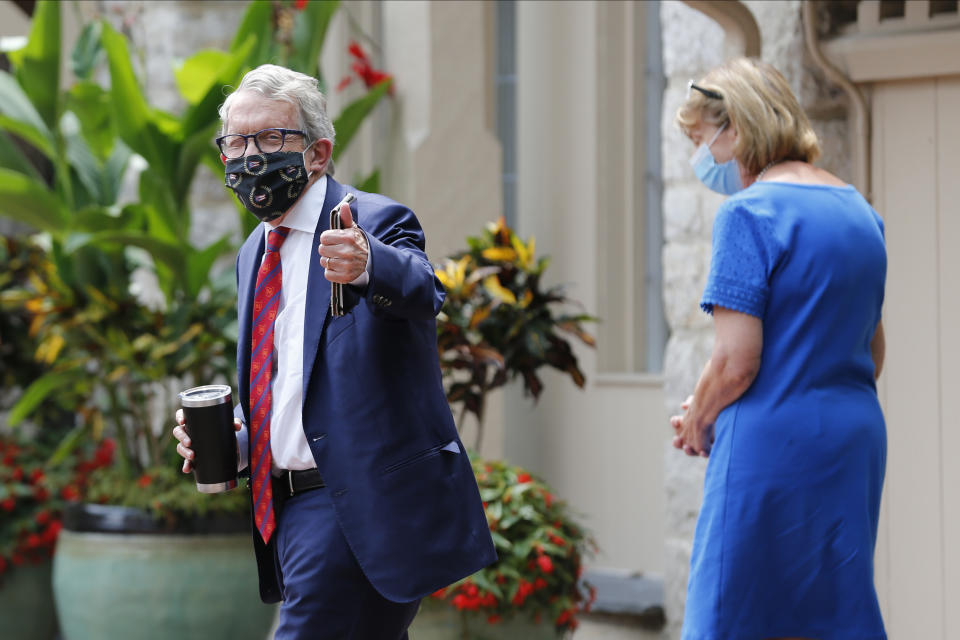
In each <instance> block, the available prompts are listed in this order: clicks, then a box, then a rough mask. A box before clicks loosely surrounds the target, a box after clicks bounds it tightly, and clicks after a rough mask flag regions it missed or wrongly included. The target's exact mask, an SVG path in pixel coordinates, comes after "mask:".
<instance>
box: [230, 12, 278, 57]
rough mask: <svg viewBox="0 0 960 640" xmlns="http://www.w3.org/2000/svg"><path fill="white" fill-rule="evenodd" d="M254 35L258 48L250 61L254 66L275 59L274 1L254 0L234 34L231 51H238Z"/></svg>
mask: <svg viewBox="0 0 960 640" xmlns="http://www.w3.org/2000/svg"><path fill="white" fill-rule="evenodd" d="M251 35H252V36H253V37H254V39H255V40H256V43H257V44H256V48H255V50H254V52H253V55H252V57H251V58H250V60H248V63H249V64H250V65H252V66H257V65H260V64H263V63H264V62H269V61H271V60H272V59H273V57H274V56H273V49H274V41H273V3H272V2H270V1H269V0H254V1H253V2H251V3H250V6H249V7H247V12H246V13H245V14H243V19H242V20H241V21H240V26H239V27H238V28H237V33H236V34H235V35H234V36H233V42H232V43H231V44H230V51H231V52H236V51H237V50H239V49H240V47H241V46H243V45H244V43H245V42H246V41H247V38H249V37H250V36H251Z"/></svg>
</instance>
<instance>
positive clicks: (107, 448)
mask: <svg viewBox="0 0 960 640" xmlns="http://www.w3.org/2000/svg"><path fill="white" fill-rule="evenodd" d="M114 449H116V444H114V442H113V440H111V439H110V438H105V439H104V440H103V442H101V443H100V446H99V447H97V452H96V453H95V454H94V455H93V460H94V462H95V463H96V464H97V466H100V467H105V466H107V465H108V464H110V463H111V462H113V451H114Z"/></svg>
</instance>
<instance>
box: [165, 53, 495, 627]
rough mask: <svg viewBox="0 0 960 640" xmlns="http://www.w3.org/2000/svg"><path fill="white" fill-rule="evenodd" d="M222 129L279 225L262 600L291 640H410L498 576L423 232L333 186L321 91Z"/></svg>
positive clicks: (245, 261) (245, 354) (261, 281)
mask: <svg viewBox="0 0 960 640" xmlns="http://www.w3.org/2000/svg"><path fill="white" fill-rule="evenodd" d="M220 115H221V119H222V121H223V135H222V136H221V137H220V138H218V139H217V144H218V145H219V147H220V150H221V154H222V155H221V158H222V159H223V161H224V163H225V167H226V175H225V179H226V185H227V187H228V188H231V189H232V190H233V191H234V192H235V193H236V196H237V197H238V198H239V199H240V201H241V202H242V203H243V204H244V206H245V207H246V208H247V209H248V210H249V211H250V212H251V213H252V214H253V215H255V216H256V217H257V218H258V219H259V220H261V221H262V222H263V223H262V224H260V225H258V226H257V227H256V229H255V230H254V231H253V233H251V234H250V237H248V238H247V240H246V242H245V243H244V245H243V247H242V248H241V249H240V253H239V255H238V257H237V288H238V303H237V309H238V314H239V325H240V332H239V341H238V345H237V373H238V378H239V393H238V395H239V398H240V404H239V405H238V407H237V408H236V411H235V414H236V415H237V418H238V420H237V425H236V426H237V429H238V434H237V441H238V448H239V452H240V458H241V462H240V464H241V468H249V470H250V489H251V501H252V504H253V515H254V524H255V530H254V532H253V537H254V546H255V550H256V556H257V565H258V569H259V574H260V594H261V597H262V599H263V600H264V601H265V602H276V601H278V600H280V599H282V600H283V605H282V608H281V619H280V626H279V629H278V631H277V634H276V638H277V639H278V640H292V639H295V638H304V639H305V638H310V639H311V640H316V639H322V638H329V639H333V638H338V639H339V638H358V639H371V640H374V639H376V640H379V639H384V640H387V639H389V640H393V639H398V638H406V637H407V633H406V629H407V627H408V625H409V624H410V622H411V621H412V620H413V617H414V615H416V612H417V607H418V604H419V601H420V599H421V598H422V597H424V596H425V595H427V594H429V593H431V592H433V591H435V590H437V589H439V588H442V587H444V586H446V585H448V584H450V583H452V582H454V581H456V580H458V579H460V578H462V577H464V576H466V575H469V574H471V573H473V572H474V571H477V570H478V569H480V568H482V567H483V566H485V565H487V564H489V563H491V562H493V561H494V560H495V559H496V554H495V551H494V548H493V543H492V541H491V538H490V533H489V530H488V527H487V522H486V518H485V516H484V513H483V508H482V505H481V502H480V497H479V493H478V491H477V485H476V481H475V480H474V477H473V473H472V471H471V466H470V463H469V461H468V459H467V455H466V452H465V450H464V447H463V445H462V444H461V442H460V440H459V438H458V436H457V431H456V427H455V425H454V423H453V419H452V416H451V414H450V409H449V407H448V406H447V403H446V399H445V397H444V393H443V388H442V385H441V377H440V371H439V365H438V358H437V349H436V328H435V320H434V318H435V316H436V314H437V312H438V311H439V309H440V305H441V303H442V302H443V296H444V294H443V289H442V287H441V285H440V283H439V282H438V281H437V279H436V278H435V277H434V275H433V269H432V267H431V265H430V263H429V262H428V260H427V256H426V255H425V254H424V236H423V231H422V229H421V228H420V224H419V223H418V222H417V219H416V217H415V216H414V214H413V212H411V211H410V210H409V209H408V208H406V207H404V206H403V205H400V204H398V203H396V202H394V201H392V200H389V199H388V198H385V197H383V196H380V195H374V194H368V193H362V192H359V191H356V190H355V189H351V188H349V187H347V186H344V185H341V184H339V183H338V182H336V181H335V180H334V179H333V177H332V175H328V174H332V165H331V151H332V149H333V144H334V131H333V126H332V125H331V122H330V118H329V117H328V116H327V113H326V101H325V99H324V97H323V95H322V94H321V93H320V91H319V90H318V89H317V81H316V80H315V79H313V78H311V77H309V76H306V75H303V74H300V73H296V72H294V71H291V70H289V69H285V68H283V67H278V66H275V65H263V66H261V67H258V68H257V69H254V70H253V71H251V72H249V73H248V74H247V75H246V76H245V77H244V78H243V81H242V82H241V83H240V86H239V87H238V88H237V90H236V91H235V92H234V93H232V94H231V95H230V96H228V97H227V99H226V101H225V102H224V104H223V107H222V108H221V111H220ZM348 193H353V194H355V196H356V200H355V201H354V202H353V204H352V205H348V204H342V206H341V207H340V215H341V220H342V227H343V228H342V229H340V230H336V229H328V228H327V227H328V224H329V213H330V212H331V211H332V210H333V209H334V208H335V207H337V206H338V203H341V201H342V200H343V198H344V197H345V196H346V195H347V194H348ZM331 283H339V284H340V285H342V289H343V298H344V300H345V306H346V309H347V313H345V314H344V315H342V316H338V315H332V314H331V312H330V290H331ZM177 422H178V424H180V425H182V423H183V420H182V415H180V414H179V413H178V415H177ZM174 436H175V437H176V439H177V440H178V441H179V443H178V445H177V451H178V452H179V453H180V454H181V455H182V456H183V457H184V458H186V460H185V461H184V465H183V470H184V472H187V471H189V470H190V468H191V464H190V461H191V460H192V459H193V456H194V452H193V451H192V450H191V449H190V448H189V447H190V439H189V437H187V435H186V434H185V433H184V431H183V428H182V427H181V426H177V427H175V428H174Z"/></svg>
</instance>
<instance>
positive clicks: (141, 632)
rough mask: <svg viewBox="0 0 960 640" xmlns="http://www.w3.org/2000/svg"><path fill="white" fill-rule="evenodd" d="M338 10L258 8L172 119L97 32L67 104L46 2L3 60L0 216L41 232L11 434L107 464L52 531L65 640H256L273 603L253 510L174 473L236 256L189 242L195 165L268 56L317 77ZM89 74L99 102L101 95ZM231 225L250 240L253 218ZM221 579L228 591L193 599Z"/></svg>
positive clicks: (223, 329)
mask: <svg viewBox="0 0 960 640" xmlns="http://www.w3.org/2000/svg"><path fill="white" fill-rule="evenodd" d="M337 6H338V5H337V3H336V2H311V3H296V4H294V3H290V2H262V1H260V2H253V3H251V4H250V5H249V7H248V10H247V13H246V14H245V16H244V18H243V20H242V21H241V25H240V27H239V29H238V32H237V34H236V36H235V38H234V41H233V44H232V46H231V48H230V50H229V51H226V52H222V51H220V52H216V51H205V52H201V53H200V54H197V55H196V56H194V57H192V58H190V59H188V60H186V61H185V62H184V64H183V65H182V67H180V68H179V69H178V71H177V80H178V86H180V87H181V91H182V92H183V95H184V98H185V99H186V101H187V104H188V106H187V108H186V110H185V111H184V113H182V114H180V115H174V114H170V113H166V112H163V111H161V110H159V109H156V108H154V107H152V106H151V105H150V104H149V103H148V101H147V99H146V97H145V95H144V92H143V90H142V89H141V87H140V83H139V82H138V80H137V77H136V75H135V73H134V70H133V68H132V65H131V63H130V59H131V55H130V50H129V45H128V43H127V42H126V40H125V38H124V37H123V36H122V35H121V34H120V33H118V32H117V31H115V30H114V29H113V28H112V27H111V26H110V25H109V24H107V23H106V22H94V23H91V24H90V25H88V26H87V27H86V28H85V29H84V31H83V32H82V35H81V38H80V41H79V43H78V46H77V48H76V50H75V51H74V52H73V55H72V57H71V60H72V63H73V67H74V74H75V75H76V76H77V77H78V78H79V81H78V82H77V83H76V84H74V85H73V86H70V87H68V88H66V89H63V90H62V89H61V88H60V80H59V68H60V49H59V40H60V34H59V31H60V5H59V3H56V2H44V1H41V2H38V3H37V5H36V9H35V14H34V18H33V26H32V30H31V34H30V38H29V40H28V43H27V45H26V46H25V47H24V48H23V49H20V50H18V51H13V52H9V54H8V55H9V58H10V60H11V62H12V64H13V67H14V69H15V74H7V73H4V72H0V129H2V131H0V215H5V216H8V217H11V218H14V219H17V220H19V221H20V222H21V223H25V224H27V225H29V226H31V227H32V228H33V229H35V230H36V231H38V232H39V233H38V234H36V235H34V236H32V237H31V238H30V240H29V241H28V242H30V243H32V244H33V246H34V247H36V248H38V249H39V250H40V252H41V254H42V259H40V260H37V261H34V263H32V264H31V266H30V273H29V277H28V278H26V280H25V281H24V282H21V283H19V284H18V285H17V286H14V287H10V288H8V289H7V290H5V291H4V292H3V301H4V305H5V308H7V309H11V310H15V311H16V312H17V313H26V314H27V317H28V324H29V335H30V339H31V340H32V341H33V348H31V349H30V350H29V351H30V352H31V353H32V354H33V355H34V359H35V360H37V361H38V362H42V365H43V366H42V371H40V372H39V377H37V378H36V379H34V380H32V381H31V383H30V384H29V385H26V386H25V388H24V389H23V390H22V392H21V393H19V394H18V398H17V400H16V403H15V404H14V406H13V407H12V408H11V410H10V413H9V416H8V421H9V423H10V424H11V425H17V424H20V423H21V422H23V421H24V420H26V419H32V420H35V419H36V417H37V416H38V415H39V413H40V412H43V411H45V410H46V409H47V408H48V407H50V406H52V405H55V406H62V407H64V408H66V410H67V411H68V415H69V416H70V417H71V420H70V421H69V426H70V429H69V431H68V432H67V433H65V434H63V435H62V437H60V438H59V439H58V440H59V441H58V443H57V447H56V451H55V452H54V454H53V456H52V457H53V460H54V461H57V460H63V459H65V457H66V456H67V454H68V452H69V451H71V450H72V449H74V448H75V447H77V446H78V445H82V444H83V443H88V442H95V443H96V442H100V441H102V439H103V438H104V437H105V436H108V435H109V436H112V437H113V438H115V440H116V455H115V463H114V464H113V465H112V466H110V467H109V468H104V469H98V470H97V472H96V473H95V474H93V476H92V477H91V478H90V486H89V489H88V491H87V493H86V496H85V497H86V501H85V502H83V503H78V504H77V505H74V506H72V507H71V508H69V509H67V514H66V518H65V524H66V526H65V530H64V532H63V533H62V534H61V535H60V536H59V541H58V546H57V555H56V566H55V571H54V573H55V577H54V582H55V585H54V586H55V592H56V596H57V603H58V615H59V616H60V619H61V627H62V628H63V631H64V634H65V637H66V638H67V639H68V640H79V639H82V638H102V637H134V636H135V637H138V638H152V637H157V638H166V637H173V636H177V635H180V636H183V635H185V636H187V637H195V636H198V635H203V636H204V637H207V638H217V637H224V638H227V637H229V638H231V639H234V638H243V637H250V638H258V639H259V638H262V637H263V636H264V635H266V632H267V630H268V628H269V626H270V623H271V621H272V618H273V615H274V608H273V607H268V606H265V605H262V604H260V603H259V599H258V598H257V595H256V590H257V579H256V568H255V564H254V562H253V557H252V554H251V553H250V548H249V547H250V540H249V533H248V530H249V524H248V523H249V518H248V516H247V514H246V510H247V504H248V498H247V496H246V495H245V494H244V492H243V490H238V491H233V492H229V493H226V494H223V495H218V496H208V495H201V494H199V493H198V492H197V491H196V489H195V487H194V484H193V482H192V481H191V480H190V479H189V478H187V477H184V476H183V475H182V474H180V473H179V470H178V469H179V464H177V456H176V453H175V450H174V448H173V445H172V439H171V438H170V434H169V432H170V427H171V421H172V416H173V412H174V410H175V408H176V407H177V406H178V401H177V392H178V391H180V390H182V389H184V388H187V387H189V386H193V385H196V384H207V383H215V382H225V383H231V382H232V381H233V378H234V375H235V371H234V368H235V364H234V358H235V349H236V346H235V345H236V312H235V295H236V293H235V284H234V277H233V274H232V269H231V268H230V265H231V264H232V262H230V261H228V264H225V265H224V266H223V267H218V264H219V261H218V259H219V258H221V257H226V256H228V255H230V254H232V253H233V252H234V250H235V247H234V246H233V243H232V241H231V239H230V237H229V236H228V235H225V236H224V237H222V238H219V239H214V240H213V242H212V243H211V244H209V245H208V246H207V247H205V248H197V247H194V246H192V245H191V243H190V241H189V237H190V220H191V211H190V204H189V201H188V193H189V191H190V185H191V182H192V180H193V177H194V175H195V172H196V169H197V167H198V166H199V165H200V164H201V163H206V164H209V165H210V166H211V167H212V168H215V169H216V170H217V171H221V170H222V165H220V160H219V158H218V156H217V152H216V149H215V147H214V145H213V144H212V139H213V137H214V134H215V131H216V130H217V127H218V126H219V122H218V119H217V112H216V107H217V105H218V104H219V102H220V101H221V100H222V88H223V86H225V85H234V86H235V85H236V84H237V81H238V80H239V78H240V77H241V75H242V74H243V72H244V71H245V70H247V69H249V68H252V67H253V66H256V65H258V64H260V63H261V62H263V61H267V60H270V61H275V62H276V61H279V62H281V63H284V64H287V65H288V66H291V67H292V68H296V69H299V70H301V71H304V72H307V73H311V74H314V75H317V74H318V73H319V68H318V59H317V58H318V55H319V51H320V49H321V46H322V42H323V37H324V34H325V31H326V26H327V24H328V23H329V20H330V17H331V15H332V14H333V12H334V11H335V10H336V9H337ZM101 60H104V61H105V62H106V65H107V67H108V69H109V76H110V84H109V88H105V87H102V86H100V85H99V84H97V83H96V82H95V81H94V77H95V74H94V73H93V71H94V69H95V68H96V66H97V65H98V64H99V61H101ZM389 88H390V78H389V77H385V78H379V79H378V82H377V83H376V85H375V86H373V87H371V88H370V89H369V91H367V93H366V94H365V95H363V96H362V97H361V98H359V99H358V100H355V101H354V102H353V103H351V104H350V105H348V106H347V108H346V109H345V110H344V112H343V113H342V114H341V116H340V117H339V118H337V119H335V126H336V127H337V131H338V134H339V135H338V153H339V152H342V151H343V149H344V148H345V147H346V145H347V144H348V143H349V141H350V139H351V137H352V136H353V134H354V133H356V131H357V129H358V127H359V125H360V123H361V122H362V121H363V119H364V118H365V117H366V116H367V115H368V114H369V113H370V112H371V110H372V109H373V108H374V107H375V106H376V104H377V103H378V102H379V101H380V100H381V99H382V98H383V97H384V96H385V95H386V94H387V92H388V91H389ZM134 154H136V155H138V156H140V158H141V159H142V161H144V163H145V165H146V170H144V171H142V172H141V173H140V174H139V177H138V185H137V186H138V196H139V199H138V200H137V201H135V202H132V203H129V204H125V205H122V204H120V203H118V194H119V192H120V185H121V182H122V176H123V174H124V171H125V168H126V166H127V164H128V160H129V159H130V158H131V157H133V155H134ZM374 178H375V176H374ZM241 220H242V221H243V223H242V224H243V226H245V227H247V228H249V226H250V225H251V216H249V215H248V214H245V213H244V215H243V217H242V218H241ZM233 386H235V385H233ZM231 516H232V517H231ZM231 523H232V524H231ZM237 523H240V524H239V527H240V529H241V530H238V528H237ZM198 533H202V534H204V535H202V536H198V535H195V534H198ZM224 585H228V588H229V589H230V593H228V594H224V595H223V597H221V598H213V599H211V598H209V597H206V596H205V595H204V594H211V593H217V594H218V595H219V592H220V591H222V589H223V587H224ZM158 603H165V604H158ZM174 603H175V605H176V607H177V616H173V617H171V616H169V615H168V612H169V610H170V609H171V608H172V607H173V606H174Z"/></svg>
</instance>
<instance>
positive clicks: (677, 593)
mask: <svg viewBox="0 0 960 640" xmlns="http://www.w3.org/2000/svg"><path fill="white" fill-rule="evenodd" d="M692 548H693V547H692V544H691V542H690V541H689V540H685V539H682V538H668V539H667V542H666V545H665V552H666V556H667V567H668V570H667V573H666V575H664V582H663V595H664V609H665V613H666V616H667V626H666V628H665V630H664V635H665V637H666V638H669V639H670V640H679V638H680V630H681V627H682V625H683V609H684V603H685V602H686V599H687V580H688V578H689V575H690V553H691V550H692Z"/></svg>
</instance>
